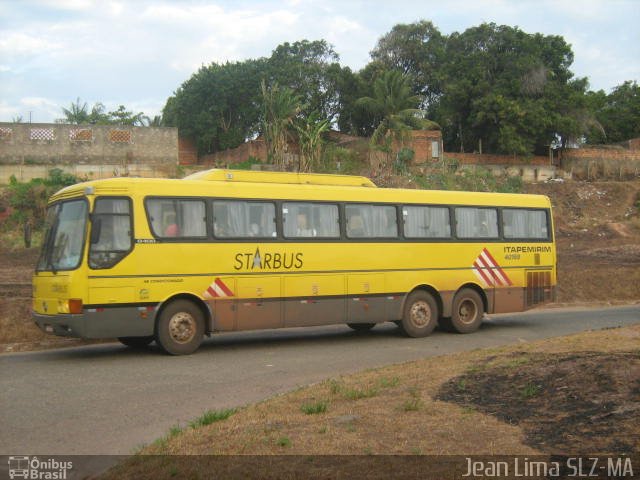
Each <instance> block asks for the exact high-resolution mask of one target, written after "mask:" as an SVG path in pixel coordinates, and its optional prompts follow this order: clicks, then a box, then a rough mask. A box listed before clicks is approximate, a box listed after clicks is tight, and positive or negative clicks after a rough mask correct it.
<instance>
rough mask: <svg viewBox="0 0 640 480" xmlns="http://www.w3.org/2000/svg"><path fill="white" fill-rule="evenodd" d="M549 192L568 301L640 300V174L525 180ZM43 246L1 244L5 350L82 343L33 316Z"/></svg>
mask: <svg viewBox="0 0 640 480" xmlns="http://www.w3.org/2000/svg"><path fill="white" fill-rule="evenodd" d="M525 188H526V192H527V193H537V194H544V195H548V196H549V197H550V198H551V201H552V204H553V207H554V221H555V233H556V240H557V245H558V298H557V303H558V304H559V305H566V304H574V303H579V304H583V305H584V304H586V305H589V304H619V303H630V302H632V303H635V302H638V301H640V180H636V181H630V182H572V181H567V182H548V183H540V184H529V185H526V187H525ZM37 258H38V249H36V248H32V249H28V250H25V249H18V250H9V249H6V248H3V249H0V352H3V351H20V350H31V349H38V348H51V347H57V346H64V345H76V344H79V343H82V342H81V341H79V340H75V339H66V338H60V337H53V336H50V335H45V334H44V333H42V332H40V331H39V330H38V329H37V328H36V327H35V326H34V325H33V323H32V322H31V318H30V311H31V273H32V271H33V268H34V266H35V263H36V261H37Z"/></svg>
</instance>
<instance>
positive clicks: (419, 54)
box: [371, 20, 446, 109]
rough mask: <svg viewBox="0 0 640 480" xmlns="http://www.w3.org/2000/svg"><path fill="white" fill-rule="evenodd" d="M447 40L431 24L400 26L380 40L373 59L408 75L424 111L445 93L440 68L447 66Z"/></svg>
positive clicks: (421, 22) (422, 21) (424, 21)
mask: <svg viewBox="0 0 640 480" xmlns="http://www.w3.org/2000/svg"><path fill="white" fill-rule="evenodd" d="M445 39H446V37H445V36H443V35H442V34H441V33H440V31H439V30H438V29H437V28H436V27H435V26H434V25H433V23H431V22H430V21H427V20H421V21H419V22H415V23H411V24H398V25H395V26H394V27H393V28H392V29H391V31H390V32H389V33H387V34H385V35H383V36H382V37H381V38H380V39H379V40H378V43H377V44H376V46H375V48H374V49H373V50H372V51H371V59H372V60H373V61H374V62H380V63H381V64H382V65H384V66H385V67H386V68H387V69H390V70H398V71H400V72H402V73H403V74H404V75H408V76H409V77H410V78H411V79H412V90H413V92H414V94H416V95H420V96H421V97H422V99H423V105H422V108H423V109H427V108H428V107H429V106H430V105H432V104H434V103H435V102H436V101H437V99H438V97H439V96H440V93H441V91H442V90H441V82H442V80H441V78H440V72H441V69H440V65H442V63H443V62H444V53H445Z"/></svg>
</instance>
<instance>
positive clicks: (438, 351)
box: [0, 305, 640, 455]
mask: <svg viewBox="0 0 640 480" xmlns="http://www.w3.org/2000/svg"><path fill="white" fill-rule="evenodd" d="M633 323H640V305H634V306H627V307H615V308H608V309H550V310H539V311H533V312H529V313H525V314H517V315H515V314H510V315H501V316H495V317H493V318H492V319H490V320H488V321H487V322H486V323H485V324H484V325H483V328H482V329H481V330H480V331H479V332H477V333H475V334H472V335H454V334H448V333H442V332H439V331H436V332H435V333H434V334H433V335H432V336H431V337H428V338H423V339H410V338H404V337H402V336H401V335H400V334H399V333H398V330H397V329H396V328H395V326H394V325H392V324H385V325H381V326H378V327H376V328H375V329H374V330H373V331H371V332H370V333H367V334H356V333H354V332H352V331H350V330H349V329H348V328H347V327H342V326H336V327H320V328H310V329H287V330H279V331H267V332H255V333H253V332H250V333H241V334H238V333H235V334H225V335H219V336H216V337H214V338H212V339H211V340H208V341H206V342H205V343H204V345H203V346H202V348H201V349H200V350H199V351H198V353H197V354H195V355H192V356H187V357H168V356H164V355H162V354H160V353H159V352H158V351H157V350H156V349H153V348H152V349H151V350H149V351H144V352H134V351H131V350H128V349H127V348H125V347H123V346H120V345H116V344H102V345H92V346H84V347H77V348H72V349H65V350H51V351H46V352H34V353H17V354H5V355H3V356H1V357H0V391H1V392H2V396H1V398H2V400H1V403H2V409H1V413H0V423H1V424H2V429H1V430H0V454H12V455H18V454H20V455H28V454H47V455H54V454H129V453H131V452H132V451H133V450H134V449H135V448H136V447H137V446H140V445H141V444H143V443H146V442H151V441H153V440H154V439H156V438H158V437H159V436H161V435H163V434H165V433H166V432H167V431H168V429H169V428H170V427H171V426H173V425H176V424H180V425H184V424H186V423H187V422H188V421H189V420H191V419H193V418H195V417H197V416H199V415H200V414H202V412H203V411H205V410H206V409H218V408H224V407H233V406H240V405H244V404H246V403H249V402H255V401H259V400H262V399H264V398H267V397H270V396H272V395H275V394H277V393H281V392H285V391H288V390H291V389H292V388H295V387H296V386H299V385H306V384H309V383H312V382H316V381H320V380H322V379H325V378H328V377H337V376H339V375H340V374H343V373H351V372H355V371H359V370H363V369H367V368H373V367H378V366H381V365H387V364H391V363H399V362H404V361H407V360H414V359H418V358H422V357H426V356H436V355H442V354H446V353H451V352H457V351H463V350H471V349H475V348H479V347H489V346H497V345H505V344H511V343H518V342H528V341H533V340H537V339H542V338H549V337H553V336H559V335H565V334H569V333H574V332H579V331H584V330H589V329H601V328H609V327H614V326H622V325H629V324H633Z"/></svg>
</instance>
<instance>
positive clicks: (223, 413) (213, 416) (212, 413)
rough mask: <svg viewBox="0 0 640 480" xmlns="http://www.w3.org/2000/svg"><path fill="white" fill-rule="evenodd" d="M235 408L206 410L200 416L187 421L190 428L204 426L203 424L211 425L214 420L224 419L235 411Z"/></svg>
mask: <svg viewBox="0 0 640 480" xmlns="http://www.w3.org/2000/svg"><path fill="white" fill-rule="evenodd" d="M236 411H237V409H235V408H225V409H223V410H207V411H206V412H204V413H203V414H202V416H201V417H199V418H196V419H195V420H193V421H191V422H189V426H190V427H191V428H198V427H204V426H205V425H211V424H212V423H215V422H220V421H222V420H226V419H227V418H229V417H230V416H231V415H233V414H234V413H236Z"/></svg>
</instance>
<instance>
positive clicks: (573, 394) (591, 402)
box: [436, 342, 640, 455]
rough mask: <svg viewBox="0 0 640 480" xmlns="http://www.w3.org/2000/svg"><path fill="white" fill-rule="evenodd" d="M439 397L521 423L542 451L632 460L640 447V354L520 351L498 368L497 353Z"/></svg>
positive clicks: (533, 444)
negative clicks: (606, 454)
mask: <svg viewBox="0 0 640 480" xmlns="http://www.w3.org/2000/svg"><path fill="white" fill-rule="evenodd" d="M639 344H640V342H639ZM621 365H624V366H625V368H620V366H621ZM436 398H437V399H438V400H443V401H447V402H454V403H457V404H458V405H462V406H464V407H467V408H475V409H477V410H478V411H480V412H483V413H486V414H487V415H493V416H495V417H497V418H499V419H500V420H502V421H503V422H505V423H508V424H510V425H518V426H519V427H520V428H521V429H522V430H523V431H524V439H525V440H524V443H526V444H527V445H529V446H531V447H533V448H535V449H538V450H541V451H550V452H554V453H556V454H564V455H570V454H572V453H575V451H574V448H575V445H576V444H578V445H580V448H581V451H582V452H598V453H609V454H616V455H633V454H635V453H637V452H638V447H639V446H640V437H639V434H640V427H639V426H640V404H639V403H638V401H637V400H638V398H640V350H637V351H627V352H608V353H602V352H576V353H573V352H572V353H563V354H554V355H549V354H542V353H524V352H515V353H513V354H511V355H507V356H505V357H503V358H500V359H499V362H498V364H497V365H496V357H495V356H490V357H487V358H486V359H484V360H483V361H481V362H479V363H478V364H476V365H474V367H473V369H472V371H471V372H468V373H466V374H464V375H461V376H458V377H456V378H453V379H451V380H449V381H448V382H447V383H445V384H444V385H443V386H442V387H441V389H440V392H439V393H438V394H437V396H436Z"/></svg>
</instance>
